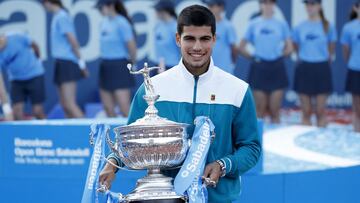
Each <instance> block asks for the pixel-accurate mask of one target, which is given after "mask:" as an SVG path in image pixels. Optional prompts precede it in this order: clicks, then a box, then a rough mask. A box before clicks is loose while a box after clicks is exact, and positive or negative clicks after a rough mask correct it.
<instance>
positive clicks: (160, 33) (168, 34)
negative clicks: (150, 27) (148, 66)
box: [154, 0, 181, 72]
mask: <svg viewBox="0 0 360 203" xmlns="http://www.w3.org/2000/svg"><path fill="white" fill-rule="evenodd" d="M154 8H155V10H156V16H157V19H158V20H157V23H156V25H155V28H154V34H155V47H154V48H155V55H156V59H155V63H156V64H158V66H159V67H160V68H161V69H160V72H162V71H164V70H168V69H170V68H171V67H173V66H176V65H177V63H178V62H179V60H180V57H181V56H180V48H179V47H178V46H177V45H176V41H175V35H176V19H177V15H176V12H175V5H174V3H173V2H172V1H169V0H160V1H158V2H157V3H156V4H155V6H154Z"/></svg>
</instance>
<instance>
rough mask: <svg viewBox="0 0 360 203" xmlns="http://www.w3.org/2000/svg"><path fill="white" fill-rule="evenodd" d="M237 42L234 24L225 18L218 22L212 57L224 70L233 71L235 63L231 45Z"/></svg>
mask: <svg viewBox="0 0 360 203" xmlns="http://www.w3.org/2000/svg"><path fill="white" fill-rule="evenodd" d="M235 43H236V33H235V29H234V27H233V26H232V24H231V23H230V22H229V21H228V20H227V19H223V20H221V21H220V22H217V23H216V43H215V47H214V49H213V53H212V57H213V60H214V64H215V65H216V66H217V67H219V68H221V69H222V70H224V71H226V72H228V73H233V71H234V64H233V62H232V55H231V46H232V45H235Z"/></svg>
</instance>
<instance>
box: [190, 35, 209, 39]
mask: <svg viewBox="0 0 360 203" xmlns="http://www.w3.org/2000/svg"><path fill="white" fill-rule="evenodd" d="M184 38H187V39H189V38H198V39H209V38H212V36H211V35H203V36H200V37H196V36H194V35H185V36H184Z"/></svg>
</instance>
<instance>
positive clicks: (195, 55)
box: [189, 53, 205, 58]
mask: <svg viewBox="0 0 360 203" xmlns="http://www.w3.org/2000/svg"><path fill="white" fill-rule="evenodd" d="M189 55H190V56H192V57H194V58H201V57H203V56H204V55H205V54H201V53H189Z"/></svg>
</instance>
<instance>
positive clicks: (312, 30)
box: [293, 20, 337, 63]
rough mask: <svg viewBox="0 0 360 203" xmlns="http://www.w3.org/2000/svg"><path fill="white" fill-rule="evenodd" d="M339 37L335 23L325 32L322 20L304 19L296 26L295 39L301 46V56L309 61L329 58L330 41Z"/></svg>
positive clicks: (322, 60)
mask: <svg viewBox="0 0 360 203" xmlns="http://www.w3.org/2000/svg"><path fill="white" fill-rule="evenodd" d="M336 39H337V34H336V30H335V28H334V26H333V25H330V26H329V31H328V33H325V31H324V27H323V24H322V22H321V21H316V22H313V21H309V20H307V21H304V22H302V23H300V24H299V25H298V26H296V27H295V29H294V33H293V40H294V42H295V43H296V44H297V45H298V47H299V58H300V60H302V61H307V62H313V63H316V62H324V61H327V60H329V43H332V42H335V41H336Z"/></svg>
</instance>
